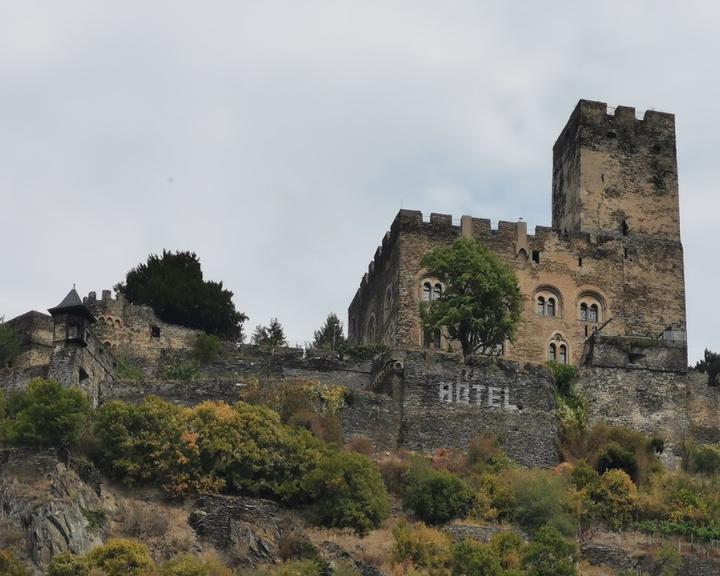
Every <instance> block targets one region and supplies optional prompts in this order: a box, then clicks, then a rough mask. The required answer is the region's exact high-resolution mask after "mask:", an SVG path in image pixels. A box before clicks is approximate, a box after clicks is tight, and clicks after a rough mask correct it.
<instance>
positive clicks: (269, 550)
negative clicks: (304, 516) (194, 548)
mask: <svg viewBox="0 0 720 576" xmlns="http://www.w3.org/2000/svg"><path fill="white" fill-rule="evenodd" d="M190 525H191V526H192V527H193V529H194V530H195V531H196V533H197V535H198V537H199V538H200V539H201V540H206V541H208V542H209V543H210V544H212V545H213V546H215V547H216V548H218V549H220V550H222V551H223V552H224V553H225V554H226V555H227V556H228V557H229V558H231V559H232V560H234V561H236V562H237V563H239V564H243V565H254V564H258V563H263V562H274V561H276V560H277V559H278V558H279V556H280V553H279V551H280V543H281V540H282V537H283V535H284V534H286V533H288V532H289V531H293V530H294V529H296V528H297V521H296V520H295V519H294V518H293V517H292V516H291V514H290V513H289V512H287V511H286V510H285V509H283V508H282V507H281V506H280V505H279V504H277V503H276V502H272V501H270V500H263V499H260V498H247V497H243V496H202V497H200V498H199V499H198V501H197V504H196V508H195V510H193V512H192V514H191V515H190Z"/></svg>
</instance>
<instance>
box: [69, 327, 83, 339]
mask: <svg viewBox="0 0 720 576" xmlns="http://www.w3.org/2000/svg"><path fill="white" fill-rule="evenodd" d="M67 337H68V340H70V339H72V338H79V337H80V326H78V325H77V324H70V326H68V328H67Z"/></svg>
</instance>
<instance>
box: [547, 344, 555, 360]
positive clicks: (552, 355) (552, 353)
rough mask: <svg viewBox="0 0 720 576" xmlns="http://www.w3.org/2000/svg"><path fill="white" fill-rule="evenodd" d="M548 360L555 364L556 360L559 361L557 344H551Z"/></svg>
mask: <svg viewBox="0 0 720 576" xmlns="http://www.w3.org/2000/svg"><path fill="white" fill-rule="evenodd" d="M548 358H549V359H550V361H551V362H555V360H557V346H555V344H550V349H549V350H548Z"/></svg>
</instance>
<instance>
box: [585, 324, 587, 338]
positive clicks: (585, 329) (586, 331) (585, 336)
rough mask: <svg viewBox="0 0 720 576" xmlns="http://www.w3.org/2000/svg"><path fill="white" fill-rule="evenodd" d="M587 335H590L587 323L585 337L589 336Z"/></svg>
mask: <svg viewBox="0 0 720 576" xmlns="http://www.w3.org/2000/svg"><path fill="white" fill-rule="evenodd" d="M587 335H588V327H587V325H585V338H587Z"/></svg>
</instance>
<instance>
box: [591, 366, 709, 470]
mask: <svg viewBox="0 0 720 576" xmlns="http://www.w3.org/2000/svg"><path fill="white" fill-rule="evenodd" d="M578 388H579V389H580V391H581V392H582V394H583V395H584V396H585V398H586V399H587V401H588V410H589V414H588V415H589V420H590V422H591V423H597V422H606V423H608V424H612V425H618V426H625V427H628V428H632V429H633V430H639V431H641V432H644V433H645V434H648V435H656V436H659V437H661V438H663V439H664V440H665V450H664V452H663V455H662V458H663V460H664V461H665V462H666V464H668V465H669V466H671V467H677V466H678V465H679V464H680V462H681V460H682V456H683V443H684V442H685V441H686V440H688V439H690V438H694V439H696V440H697V441H699V442H701V443H717V442H720V389H718V388H717V387H712V386H708V385H707V375H705V374H699V373H697V372H691V373H689V374H677V373H672V372H656V371H649V370H633V369H628V368H598V367H586V368H583V369H582V370H581V371H580V378H579V382H578Z"/></svg>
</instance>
